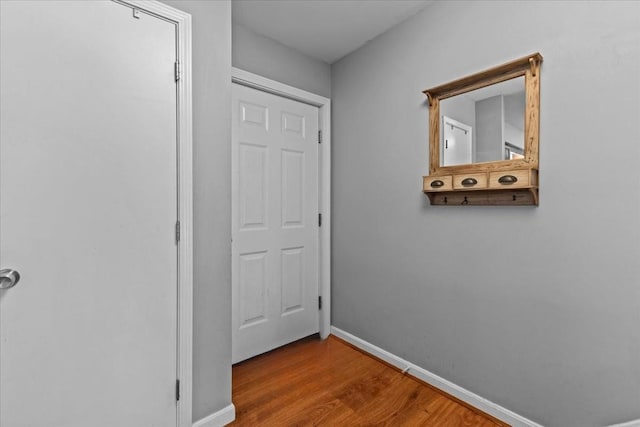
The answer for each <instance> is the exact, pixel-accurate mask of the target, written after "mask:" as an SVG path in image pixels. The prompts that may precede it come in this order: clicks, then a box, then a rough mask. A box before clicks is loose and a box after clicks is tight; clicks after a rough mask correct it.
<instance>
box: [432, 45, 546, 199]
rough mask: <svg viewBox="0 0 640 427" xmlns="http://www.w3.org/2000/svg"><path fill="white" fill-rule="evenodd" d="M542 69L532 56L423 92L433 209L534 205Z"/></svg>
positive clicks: (538, 61) (536, 187) (538, 56)
mask: <svg viewBox="0 0 640 427" xmlns="http://www.w3.org/2000/svg"><path fill="white" fill-rule="evenodd" d="M541 62H542V55H540V54H539V53H534V54H532V55H527V56H525V57H522V58H520V59H517V60H514V61H511V62H508V63H506V64H503V65H499V66H497V67H494V68H491V69H488V70H485V71H481V72H479V73H476V74H473V75H471V76H467V77H464V78H461V79H458V80H454V81H452V82H449V83H445V84H443V85H440V86H436V87H434V88H431V89H427V90H425V91H424V94H425V95H426V96H427V98H428V101H429V176H425V177H423V191H424V192H425V194H427V196H429V199H430V200H431V204H438V205H455V204H461V205H474V204H475V205H537V204H538V150H539V127H540V64H541Z"/></svg>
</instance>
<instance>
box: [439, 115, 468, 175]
mask: <svg viewBox="0 0 640 427" xmlns="http://www.w3.org/2000/svg"><path fill="white" fill-rule="evenodd" d="M442 130H443V132H442V145H441V146H440V153H442V159H441V164H442V165H443V166H452V165H466V164H469V163H473V137H472V129H471V126H469V125H467V124H465V123H462V122H459V121H457V120H453V119H451V118H449V117H447V116H443V118H442Z"/></svg>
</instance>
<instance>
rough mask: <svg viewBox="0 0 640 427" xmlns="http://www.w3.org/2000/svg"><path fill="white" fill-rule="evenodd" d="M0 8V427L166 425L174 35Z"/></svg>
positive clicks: (173, 264)
mask: <svg viewBox="0 0 640 427" xmlns="http://www.w3.org/2000/svg"><path fill="white" fill-rule="evenodd" d="M0 7H1V8H2V10H1V12H2V13H1V19H2V21H1V26H0V27H1V37H0V39H1V46H0V50H1V54H2V61H1V64H0V66H1V70H0V71H1V73H0V89H1V91H2V97H1V101H0V102H1V122H2V126H1V130H0V132H1V133H0V213H1V218H0V266H1V268H9V267H10V268H14V269H16V270H18V271H20V273H21V275H22V280H21V281H20V283H19V284H18V285H17V286H15V287H14V288H11V289H8V290H0V393H1V395H0V424H1V425H2V426H3V427H4V426H7V427H21V426H45V425H46V426H51V427H58V426H59V427H63V426H64V427H74V426H78V427H79V426H83V427H84V426H92V427H101V426H104V427H107V426H109V427H111V426H136V427H138V426H171V425H175V424H176V401H175V381H176V362H177V357H176V355H177V347H176V343H177V342H176V334H177V329H176V326H177V316H176V314H177V309H176V306H177V293H176V292H177V247H176V245H175V242H174V232H173V230H174V224H175V221H176V212H177V175H176V174H177V167H176V164H177V163H176V161H177V159H176V130H177V126H176V113H177V110H176V101H177V100H176V85H175V81H174V78H173V63H174V61H175V55H176V29H175V26H174V25H173V24H171V23H169V22H166V21H164V20H161V19H158V18H155V17H152V16H150V15H146V14H144V13H141V14H140V19H135V18H133V16H132V11H131V9H129V8H127V7H125V6H122V5H119V4H117V3H113V2H106V1H105V2H97V1H92V2H75V1H69V2H58V1H50V2H0Z"/></svg>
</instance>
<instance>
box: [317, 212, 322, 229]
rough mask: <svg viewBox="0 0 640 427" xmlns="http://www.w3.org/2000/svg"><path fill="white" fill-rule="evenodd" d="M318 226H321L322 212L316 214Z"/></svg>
mask: <svg viewBox="0 0 640 427" xmlns="http://www.w3.org/2000/svg"><path fill="white" fill-rule="evenodd" d="M318 227H322V214H321V213H319V214H318Z"/></svg>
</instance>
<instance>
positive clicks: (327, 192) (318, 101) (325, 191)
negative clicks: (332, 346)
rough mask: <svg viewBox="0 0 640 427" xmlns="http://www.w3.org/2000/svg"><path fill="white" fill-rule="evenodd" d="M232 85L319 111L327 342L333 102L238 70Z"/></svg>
mask: <svg viewBox="0 0 640 427" xmlns="http://www.w3.org/2000/svg"><path fill="white" fill-rule="evenodd" d="M231 81H232V82H233V83H237V84H240V85H243V86H248V87H251V88H254V89H258V90H261V91H263V92H267V93H271V94H274V95H279V96H282V97H284V98H289V99H293V100H295V101H300V102H304V103H305V104H310V105H313V106H315V107H318V110H319V116H320V117H319V118H318V120H319V123H318V124H319V129H320V131H321V132H322V144H320V151H319V154H320V165H319V172H320V177H319V178H320V179H319V182H320V191H319V196H320V200H319V201H318V206H319V209H320V213H321V214H322V226H321V227H320V248H319V249H320V250H319V255H320V260H319V264H318V267H319V272H320V277H319V278H318V279H319V280H318V283H319V289H318V295H319V296H320V297H322V310H320V319H319V320H320V322H319V325H320V337H321V338H322V339H324V338H327V337H328V336H329V334H330V333H331V100H330V99H329V98H325V97H324V96H320V95H316V94H314V93H311V92H307V91H304V90H302V89H298V88H295V87H293V86H289V85H286V84H284V83H280V82H277V81H275V80H271V79H267V78H265V77H262V76H259V75H257V74H253V73H250V72H248V71H244V70H241V69H239V68H235V67H232V68H231Z"/></svg>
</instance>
